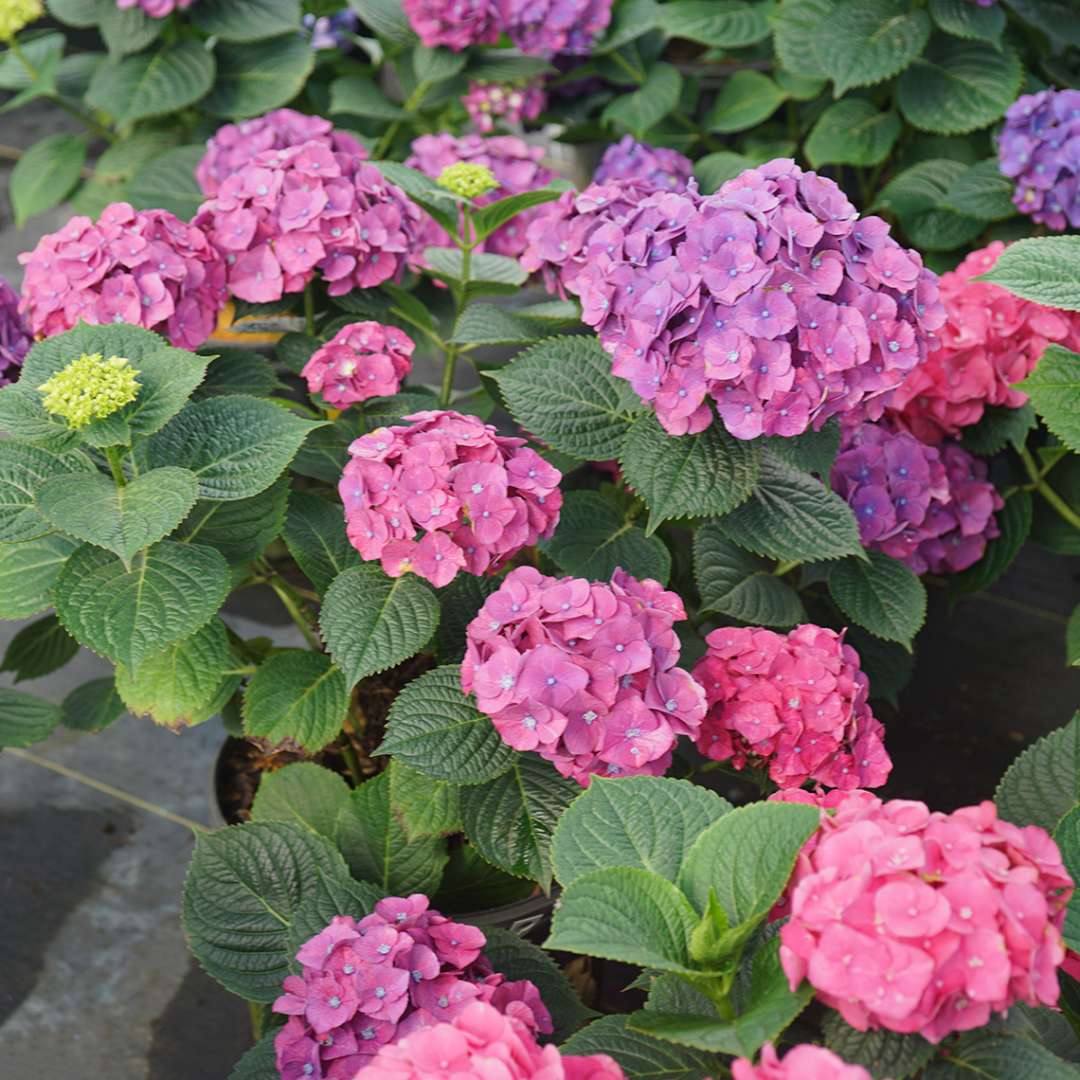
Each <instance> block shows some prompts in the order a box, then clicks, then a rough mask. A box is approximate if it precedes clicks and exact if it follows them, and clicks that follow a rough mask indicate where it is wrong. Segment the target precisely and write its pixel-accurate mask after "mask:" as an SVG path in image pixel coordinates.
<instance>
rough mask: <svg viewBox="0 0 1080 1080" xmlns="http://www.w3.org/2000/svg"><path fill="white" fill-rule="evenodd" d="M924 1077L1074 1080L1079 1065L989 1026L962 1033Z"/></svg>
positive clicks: (1078, 1074) (942, 1079)
mask: <svg viewBox="0 0 1080 1080" xmlns="http://www.w3.org/2000/svg"><path fill="white" fill-rule="evenodd" d="M923 1078H924V1080H1078V1078H1080V1068H1077V1066H1075V1065H1072V1064H1070V1063H1069V1062H1067V1061H1063V1060H1062V1059H1061V1058H1059V1057H1058V1056H1057V1055H1056V1054H1054V1053H1051V1051H1049V1050H1047V1049H1046V1047H1045V1046H1040V1045H1039V1043H1037V1042H1034V1041H1032V1040H1031V1039H1028V1038H1023V1037H1019V1036H1015V1035H1005V1034H1002V1033H999V1032H997V1031H994V1030H992V1029H984V1030H983V1031H972V1032H970V1033H968V1034H966V1035H962V1036H961V1037H960V1039H959V1041H957V1042H956V1043H953V1044H952V1045H951V1046H950V1047H949V1056H948V1057H947V1058H945V1059H943V1060H941V1061H935V1062H932V1063H931V1064H930V1066H929V1067H928V1068H927V1069H926V1071H925V1072H924V1073H923Z"/></svg>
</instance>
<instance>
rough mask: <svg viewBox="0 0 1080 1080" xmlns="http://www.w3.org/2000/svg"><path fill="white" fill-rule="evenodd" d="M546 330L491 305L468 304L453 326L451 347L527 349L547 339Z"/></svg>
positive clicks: (537, 323) (535, 320)
mask: <svg viewBox="0 0 1080 1080" xmlns="http://www.w3.org/2000/svg"><path fill="white" fill-rule="evenodd" d="M548 333H549V327H548V326H547V325H546V324H545V323H543V322H541V321H540V320H539V319H530V318H528V317H527V316H523V315H519V314H517V312H514V311H507V310H506V309H505V308H502V307H497V306H496V305H494V304H470V305H469V306H468V307H467V308H466V309H465V310H464V311H463V312H462V313H461V315H460V317H459V318H458V320H457V323H455V325H454V335H453V339H452V340H453V342H454V344H455V345H472V346H476V345H531V344H532V343H533V342H534V341H538V340H539V339H540V338H543V337H547V335H548Z"/></svg>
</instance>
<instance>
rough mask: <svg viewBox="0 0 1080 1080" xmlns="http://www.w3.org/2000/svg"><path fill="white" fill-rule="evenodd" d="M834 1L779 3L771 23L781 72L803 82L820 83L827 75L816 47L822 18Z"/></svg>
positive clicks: (824, 17)
mask: <svg viewBox="0 0 1080 1080" xmlns="http://www.w3.org/2000/svg"><path fill="white" fill-rule="evenodd" d="M837 7H838V0H782V2H781V4H780V10H779V11H778V12H777V14H776V17H775V19H774V23H773V44H774V45H775V48H776V55H777V58H778V59H779V61H780V64H781V65H782V66H783V68H784V70H786V71H790V72H791V74H793V75H800V76H802V77H803V78H807V79H824V78H826V77H828V75H829V72H828V70H827V69H826V68H825V66H824V65H823V64H822V62H821V59H820V58H819V56H818V53H817V49H816V44H817V42H818V41H819V40H820V39H821V37H822V36H823V35H824V33H825V31H824V25H825V20H826V18H827V17H828V16H829V15H831V14H832V12H833V11H835V10H836V8H837Z"/></svg>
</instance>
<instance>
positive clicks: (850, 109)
mask: <svg viewBox="0 0 1080 1080" xmlns="http://www.w3.org/2000/svg"><path fill="white" fill-rule="evenodd" d="M900 127H901V125H900V117H899V116H897V115H896V113H894V112H893V111H892V110H891V109H889V110H887V111H886V112H882V111H881V110H880V109H879V108H878V107H877V106H876V105H875V104H874V103H873V102H871V101H867V100H866V99H865V98H844V99H843V100H842V101H838V102H836V104H835V105H830V106H829V108H827V109H826V110H825V111H824V112H823V113H822V114H821V116H819V117H818V120H817V123H816V124H814V126H813V128H812V129H811V131H810V134H809V135H808V136H807V139H806V147H805V149H806V159H807V161H809V162H810V164H811V165H812V166H813V167H814V168H815V169H820V168H821V167H822V166H823V165H880V164H881V162H883V161H884V160H885V159H886V158H887V157H888V156H889V151H890V150H892V148H893V146H894V144H895V143H896V140H897V139H898V138H899V137H900Z"/></svg>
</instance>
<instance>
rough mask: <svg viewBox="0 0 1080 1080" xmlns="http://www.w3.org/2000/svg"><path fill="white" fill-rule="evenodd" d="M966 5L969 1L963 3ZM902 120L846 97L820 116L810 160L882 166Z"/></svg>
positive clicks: (817, 166) (809, 145) (809, 141)
mask: <svg viewBox="0 0 1080 1080" xmlns="http://www.w3.org/2000/svg"><path fill="white" fill-rule="evenodd" d="M961 2H965V0H961ZM900 126H901V125H900V117H899V116H897V115H896V113H894V112H893V111H892V110H891V109H889V110H888V111H887V112H882V111H881V110H880V109H879V108H878V107H877V106H876V105H875V104H874V103H873V102H871V101H867V100H865V99H864V98H845V99H844V100H843V101H838V102H836V104H835V105H830V106H829V108H827V109H826V110H825V111H824V112H823V113H822V114H821V116H819V117H818V120H817V123H816V124H815V125H814V127H813V129H812V130H811V132H810V134H809V136H808V137H807V139H806V147H805V150H806V158H807V160H808V161H809V162H810V164H811V165H813V167H814V168H815V169H820V168H821V167H822V166H823V165H880V164H881V162H883V161H884V160H885V159H886V158H887V157H888V156H889V151H890V150H892V148H893V146H894V145H895V144H896V140H897V139H898V138H899V137H900Z"/></svg>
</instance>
